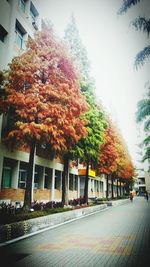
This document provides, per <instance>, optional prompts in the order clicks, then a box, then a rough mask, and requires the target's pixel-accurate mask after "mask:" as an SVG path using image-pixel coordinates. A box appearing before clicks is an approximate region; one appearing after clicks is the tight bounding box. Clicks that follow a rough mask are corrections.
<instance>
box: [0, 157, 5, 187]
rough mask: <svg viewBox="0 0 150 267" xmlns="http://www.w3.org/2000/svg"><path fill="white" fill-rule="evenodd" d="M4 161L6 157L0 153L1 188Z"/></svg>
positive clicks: (0, 184)
mask: <svg viewBox="0 0 150 267" xmlns="http://www.w3.org/2000/svg"><path fill="white" fill-rule="evenodd" d="M3 162H4V157H3V156H1V155H0V189H1V188H2V175H3Z"/></svg>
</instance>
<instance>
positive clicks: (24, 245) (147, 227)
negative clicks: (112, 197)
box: [0, 197, 150, 267]
mask: <svg viewBox="0 0 150 267" xmlns="http://www.w3.org/2000/svg"><path fill="white" fill-rule="evenodd" d="M0 252H1V254H0V259H1V262H2V259H3V260H4V263H3V264H1V267H6V266H9V267H14V266H15V267H25V266H26V267H33V266H36V267H50V266H57V267H62V266H64V267H77V266H78V267H94V266H98V267H103V266H106V267H107V266H110V267H120V266H127V267H134V266H136V267H137V266H139V267H144V266H150V201H149V202H147V201H146V199H145V198H143V197H136V198H135V199H134V201H133V203H131V202H130V200H129V202H128V203H126V204H123V205H120V206H114V207H110V208H108V209H106V210H104V211H101V212H99V213H97V214H94V215H91V216H87V217H84V218H82V219H79V220H76V221H73V222H70V223H67V224H64V225H61V226H59V227H57V228H54V229H51V230H47V231H44V232H42V233H39V234H36V235H34V236H32V237H28V238H26V239H23V240H20V241H17V242H15V243H11V244H9V245H7V246H2V247H0ZM148 260H149V264H148Z"/></svg>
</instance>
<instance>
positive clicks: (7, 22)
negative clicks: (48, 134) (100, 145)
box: [0, 0, 106, 204]
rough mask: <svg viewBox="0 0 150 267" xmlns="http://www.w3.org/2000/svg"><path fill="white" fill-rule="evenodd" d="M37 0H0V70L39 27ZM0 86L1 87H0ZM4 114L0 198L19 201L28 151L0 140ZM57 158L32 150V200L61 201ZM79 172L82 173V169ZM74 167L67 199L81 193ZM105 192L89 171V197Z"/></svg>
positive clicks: (0, 119) (103, 184)
mask: <svg viewBox="0 0 150 267" xmlns="http://www.w3.org/2000/svg"><path fill="white" fill-rule="evenodd" d="M40 4H42V1H39V0H0V70H4V69H7V68H8V63H9V62H11V60H12V58H13V57H14V56H15V55H18V54H19V53H22V52H23V51H24V50H25V49H26V41H27V40H28V38H29V36H31V37H32V36H33V33H34V31H36V30H38V29H39V30H40V29H41V16H40ZM0 90H1V88H0ZM8 124H9V121H8V118H7V117H4V116H3V115H1V116H0V202H2V201H4V202H7V203H15V202H20V203H21V204H23V200H24V192H25V187H26V178H27V168H28V161H29V153H28V152H27V151H11V150H10V149H9V148H8V147H7V146H6V145H4V144H3V143H2V141H1V140H2V133H3V129H4V127H6V126H7V125H8ZM62 172H63V163H62V162H61V159H55V160H53V161H51V160H50V159H48V158H44V157H43V156H40V154H38V153H37V154H36V158H35V168H34V184H33V192H32V200H33V201H34V200H36V201H43V202H48V201H51V200H52V201H61V195H62ZM82 174H83V173H82ZM82 174H81V173H78V166H77V167H70V169H69V177H68V188H69V192H68V195H69V199H73V198H79V197H80V196H81V195H83V186H84V179H83V175H82ZM104 196H106V181H105V177H104V176H102V177H96V176H95V174H94V173H92V171H91V172H90V179H89V197H104Z"/></svg>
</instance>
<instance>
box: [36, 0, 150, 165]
mask: <svg viewBox="0 0 150 267" xmlns="http://www.w3.org/2000/svg"><path fill="white" fill-rule="evenodd" d="M40 1H42V0H40ZM42 4H43V10H42V11H43V14H44V17H47V18H49V19H50V20H51V21H52V23H53V24H54V28H55V30H56V32H57V33H58V34H59V35H60V36H64V29H65V28H66V26H67V24H68V22H69V19H70V16H71V14H72V12H73V13H74V16H75V19H76V23H77V27H78V30H79V34H80V38H81V40H82V42H83V45H84V46H85V47H86V49H87V53H88V58H89V60H90V62H91V75H92V76H93V78H94V79H95V83H96V94H97V96H98V97H99V99H100V100H101V101H102V103H103V105H104V106H105V108H106V109H107V110H108V111H109V112H110V113H111V114H112V116H111V117H112V118H113V119H114V120H115V121H116V122H117V125H118V127H119V128H120V130H121V132H122V135H123V137H124V139H125V141H126V143H127V146H128V149H129V152H130V155H131V157H132V159H133V163H135V164H136V165H137V159H138V154H137V151H138V147H137V144H138V142H139V141H138V139H137V136H138V131H137V126H138V125H137V124H136V123H135V112H136V107H137V102H138V101H139V100H140V99H141V98H142V97H143V96H144V94H145V88H144V85H145V83H146V82H147V81H148V79H149V69H150V64H149V62H148V61H147V62H146V64H145V65H144V66H143V67H142V68H140V69H139V70H138V71H137V70H135V69H134V68H133V63H134V58H135V55H136V53H137V52H139V51H140V50H141V49H142V48H143V47H145V45H147V44H148V39H147V37H146V35H145V34H143V33H141V32H139V31H136V30H135V29H134V28H133V27H131V26H129V24H130V22H131V20H132V19H133V18H134V17H137V16H139V15H140V16H143V15H146V14H150V1H149V0H143V1H141V3H140V4H138V5H137V6H135V7H132V8H131V9H130V10H129V11H128V12H127V13H126V14H124V15H122V16H118V15H117V11H118V9H119V8H120V7H121V4H122V0H44V1H42ZM148 17H150V16H148Z"/></svg>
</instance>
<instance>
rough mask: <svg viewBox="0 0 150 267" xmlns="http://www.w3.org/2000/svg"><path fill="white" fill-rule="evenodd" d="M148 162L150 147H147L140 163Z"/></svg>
mask: <svg viewBox="0 0 150 267" xmlns="http://www.w3.org/2000/svg"><path fill="white" fill-rule="evenodd" d="M147 159H148V160H149V159H150V146H149V147H147V149H146V152H145V155H144V157H143V159H142V162H144V161H145V160H147Z"/></svg>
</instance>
